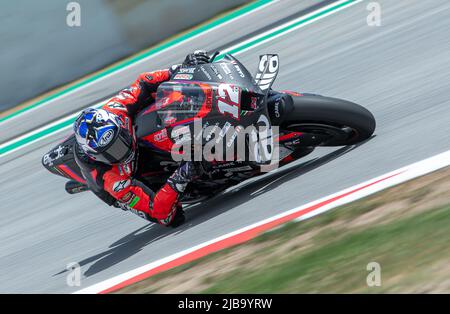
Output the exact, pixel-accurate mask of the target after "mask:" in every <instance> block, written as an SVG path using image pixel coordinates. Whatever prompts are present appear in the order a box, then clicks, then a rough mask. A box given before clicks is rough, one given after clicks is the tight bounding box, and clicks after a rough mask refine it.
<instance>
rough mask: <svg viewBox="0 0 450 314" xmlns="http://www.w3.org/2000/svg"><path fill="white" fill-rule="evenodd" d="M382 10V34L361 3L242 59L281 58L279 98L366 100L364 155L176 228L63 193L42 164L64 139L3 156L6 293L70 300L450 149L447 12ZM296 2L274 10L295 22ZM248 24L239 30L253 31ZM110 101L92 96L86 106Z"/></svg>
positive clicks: (324, 163)
mask: <svg viewBox="0 0 450 314" xmlns="http://www.w3.org/2000/svg"><path fill="white" fill-rule="evenodd" d="M378 2H379V3H380V4H381V7H382V26H380V27H368V26H367V24H366V16H367V14H368V11H367V10H366V5H367V2H362V3H359V4H356V5H354V6H352V7H350V8H347V9H345V10H343V11H341V12H338V13H336V14H334V15H331V16H328V17H326V18H324V19H322V20H320V21H317V22H315V23H313V24H310V25H308V26H306V27H304V28H301V29H299V30H296V31H293V32H291V33H289V34H288V35H286V36H282V37H279V38H277V39H275V40H272V41H271V42H269V43H267V44H263V45H261V46H259V47H257V48H255V49H251V50H249V51H247V52H245V53H243V54H241V55H239V59H240V60H241V61H242V62H243V63H244V64H245V65H247V66H248V68H249V69H250V71H252V72H254V71H255V68H256V64H257V59H258V56H259V55H260V54H263V53H271V52H273V53H278V54H279V55H280V66H281V69H280V74H279V77H278V79H277V81H276V82H275V86H274V88H275V89H293V90H299V91H305V92H317V93H320V94H323V95H328V96H333V97H339V98H344V99H349V100H352V101H355V102H357V103H360V104H362V105H364V106H366V107H367V108H368V109H369V110H371V111H372V112H373V114H374V115H375V117H376V119H377V123H378V124H377V130H376V132H375V136H374V137H373V138H372V139H370V140H369V141H367V142H365V143H363V144H361V145H359V146H357V147H345V148H321V149H317V150H316V151H315V152H314V153H313V154H311V155H309V156H308V157H306V158H304V159H302V160H300V161H297V162H296V163H294V164H292V165H291V166H289V167H288V168H281V169H279V171H278V172H276V173H274V174H268V175H266V176H265V177H262V178H260V179H259V180H256V181H255V182H252V183H247V184H244V185H243V186H241V187H240V189H237V190H236V191H233V192H229V193H225V194H223V195H219V196H217V197H216V198H215V199H213V200H211V201H209V202H206V203H203V204H200V205H198V206H196V207H191V208H189V209H188V210H187V218H188V222H187V223H186V225H184V226H183V227H181V228H179V229H175V230H172V229H166V228H163V227H161V226H156V225H153V224H148V223H146V222H145V221H144V220H141V219H139V218H138V217H137V216H135V215H133V214H131V213H123V212H122V211H120V210H118V209H114V208H109V207H107V206H104V205H103V204H102V203H101V202H100V201H98V200H97V199H96V197H95V196H94V195H91V194H89V193H83V194H79V195H74V196H71V195H68V194H66V193H65V192H64V188H63V185H64V179H62V178H58V177H56V176H53V175H51V174H50V173H48V172H47V171H46V170H45V169H43V168H42V166H41V164H40V159H41V156H42V155H43V154H44V153H45V152H46V151H47V150H48V148H49V146H51V145H52V143H53V142H54V141H56V140H57V139H58V138H60V137H61V134H59V135H58V136H51V137H49V138H47V139H45V140H42V141H40V142H38V143H36V144H33V145H31V146H29V147H27V148H26V149H24V150H19V151H17V152H14V153H12V154H10V155H8V156H6V157H4V158H2V159H0V163H1V168H0V184H1V187H2V188H1V191H2V193H1V194H2V202H1V208H2V210H1V211H0V225H1V228H0V292H3V293H6V292H8V293H10V292H49V293H56V292H62V293H67V292H73V291H75V290H78V289H80V288H84V287H87V286H89V285H91V284H94V283H97V282H100V281H102V280H105V279H108V278H110V277H112V276H115V275H118V274H120V273H123V272H125V271H128V270H131V269H133V268H136V267H139V266H142V265H144V264H147V263H149V262H151V261H154V260H157V259H160V258H162V257H165V256H168V255H170V254H173V253H175V252H178V251H180V250H183V249H186V248H189V247H192V246H194V245H197V244H200V243H202V242H205V241H207V240H209V239H212V238H215V237H218V236H220V235H223V234H225V233H228V232H230V231H233V230H235V229H238V228H241V227H244V226H246V225H249V224H251V223H254V222H257V221H260V220H262V219H264V218H267V217H270V216H273V215H275V214H278V213H281V212H284V211H286V210H288V209H291V208H294V207H297V206H299V205H302V204H305V203H308V202H310V201H313V200H315V199H318V198H320V197H323V196H325V195H328V194H331V193H334V192H336V191H339V190H341V189H344V188H346V187H349V186H352V185H354V184H357V183H360V182H363V181H365V180H368V179H371V178H373V177H375V176H379V175H381V174H383V173H386V172H389V171H392V170H394V169H397V168H400V167H402V166H405V165H408V164H410V163H412V162H415V161H419V160H421V159H424V158H427V157H430V156H433V155H435V154H438V153H441V152H444V151H447V150H448V149H450V113H449V110H450V100H449V97H448V91H449V90H450V82H449V80H448V78H449V77H450V54H449V53H448V51H449V50H450V37H449V36H448V29H450V3H449V2H448V1H446V0H442V1H441V0H432V1H420V0H401V1H392V0H385V1H378ZM288 4H289V1H281V2H280V3H278V4H276V5H277V6H280V8H283V9H284V12H286V13H287V14H292V13H294V11H292V9H290V8H286V7H285V6H287V5H288ZM255 14H256V13H255ZM258 14H261V15H264V16H265V15H267V16H272V14H273V13H272V12H271V10H269V11H265V10H262V11H261V12H259V13H258ZM261 15H258V16H259V19H258V21H259V22H261V20H263V19H262V18H261ZM286 16H287V15H286ZM247 21H248V20H247V19H245V21H240V22H239V23H243V24H241V25H235V26H234V27H236V29H244V28H245V27H246V26H245V24H246V23H247ZM272 22H273V21H271V23H272ZM203 44H204V43H203ZM191 45H192V43H191ZM199 46H202V43H201V42H200V44H199ZM190 48H191V50H192V49H193V48H197V46H195V47H194V46H191V47H190ZM184 52H185V51H184ZM169 59H170V56H164V57H161V58H158V62H160V64H167V63H168V62H169V61H168V60H169ZM157 67H158V64H157ZM147 69H148V66H147V67H144V68H143V70H147ZM130 72H131V73H128V72H126V73H124V74H125V77H126V78H127V79H128V81H130V80H132V78H134V75H135V74H136V73H137V72H139V71H138V69H133V70H132V71H131V70H130ZM121 83H123V82H121ZM102 93H104V94H103V95H101V94H102ZM108 93H109V90H107V89H105V90H102V91H96V92H95V93H94V92H90V93H87V94H86V95H83V96H80V98H79V99H77V101H80V100H83V99H86V97H88V96H89V95H90V96H92V97H93V98H96V99H97V100H99V99H100V98H101V97H104V96H106V95H107V94H108ZM91 94H92V95H91ZM75 97H77V95H75ZM68 101H69V99H68V98H67V99H63V100H61V104H55V106H47V111H48V112H50V113H51V112H53V111H54V110H55V111H57V110H59V109H56V107H58V106H59V105H61V106H64V103H65V102H68ZM18 121H19V120H18ZM22 123H27V121H26V119H24V121H23V122H22ZM275 179H276V181H275ZM71 262H77V263H79V264H80V265H81V266H82V274H83V277H82V286H81V287H69V286H68V285H67V284H66V275H67V272H65V268H66V265H67V264H69V263H71Z"/></svg>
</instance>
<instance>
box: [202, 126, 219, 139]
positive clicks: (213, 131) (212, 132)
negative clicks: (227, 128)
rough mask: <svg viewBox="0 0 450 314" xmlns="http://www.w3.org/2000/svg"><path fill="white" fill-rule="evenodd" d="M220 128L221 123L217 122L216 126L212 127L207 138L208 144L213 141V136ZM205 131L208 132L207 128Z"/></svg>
mask: <svg viewBox="0 0 450 314" xmlns="http://www.w3.org/2000/svg"><path fill="white" fill-rule="evenodd" d="M218 127H219V122H216V123H215V124H214V126H213V127H211V130H210V131H209V132H208V134H207V135H206V138H205V139H206V141H207V142H208V141H209V140H210V139H211V137H212V135H213V134H214V133H215V132H216V130H217V128H218ZM205 130H206V128H205Z"/></svg>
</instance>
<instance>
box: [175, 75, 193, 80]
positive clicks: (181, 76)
mask: <svg viewBox="0 0 450 314" xmlns="http://www.w3.org/2000/svg"><path fill="white" fill-rule="evenodd" d="M192 78H193V75H192V74H177V75H175V76H174V77H173V79H174V80H192Z"/></svg>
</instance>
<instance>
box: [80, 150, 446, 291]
mask: <svg viewBox="0 0 450 314" xmlns="http://www.w3.org/2000/svg"><path fill="white" fill-rule="evenodd" d="M449 165H450V150H449V151H446V152H444V153H441V154H439V155H436V156H433V157H430V158H427V159H425V160H422V161H419V162H416V163H414V164H411V165H409V166H406V167H403V168H400V169H397V170H394V171H391V172H389V173H386V174H384V175H382V176H379V177H377V178H374V179H371V180H368V181H366V182H363V183H361V184H358V185H355V186H352V187H350V188H348V189H345V190H342V191H340V192H337V193H335V194H332V195H329V196H326V197H324V198H321V199H319V200H316V201H313V202H310V203H308V204H305V205H302V206H300V207H297V208H294V209H291V210H289V211H286V212H284V213H281V214H278V215H276V216H273V217H270V218H267V219H264V220H262V221H259V222H257V223H254V224H252V225H249V226H247V227H244V228H241V229H238V230H236V231H233V232H230V233H228V234H225V235H223V236H220V237H218V238H215V239H212V240H210V241H207V242H204V243H201V244H199V245H196V246H194V247H191V248H189V249H186V250H184V251H181V252H178V253H175V254H173V255H170V256H167V257H165V258H163V259H160V260H157V261H154V262H152V263H149V264H147V265H144V266H142V267H139V268H136V269H133V270H131V271H128V272H126V273H123V274H121V275H118V276H116V277H113V278H110V279H108V280H105V281H102V282H100V283H97V284H95V285H92V286H90V287H87V288H85V289H82V290H79V291H77V292H75V293H81V294H83V293H102V294H103V293H109V292H112V291H115V290H118V289H120V288H123V287H126V286H128V285H131V284H133V283H135V282H138V281H140V280H143V279H145V278H148V277H150V276H153V275H155V274H158V273H161V272H163V271H165V270H168V269H171V268H174V267H176V266H180V265H182V264H186V263H188V262H191V261H193V260H196V259H198V258H200V257H203V256H205V255H208V254H211V253H213V252H216V251H219V250H221V249H224V248H227V247H230V246H233V245H236V244H239V243H243V242H245V241H248V240H250V239H253V238H254V237H256V236H257V235H259V234H261V233H262V232H265V231H268V230H270V229H273V228H275V227H278V226H280V225H281V224H283V223H286V222H288V221H293V220H304V219H307V218H310V217H313V216H316V215H318V214H321V213H323V212H325V211H328V210H330V209H332V208H335V207H337V206H340V205H343V204H346V203H349V202H352V201H354V200H357V199H360V198H363V197H365V196H368V195H370V194H373V193H376V192H379V191H381V190H383V189H386V188H388V187H392V186H394V185H397V184H399V183H402V182H405V181H408V180H411V179H413V178H416V177H419V176H422V175H424V174H427V173H430V172H433V171H435V170H438V169H441V168H444V167H446V166H449Z"/></svg>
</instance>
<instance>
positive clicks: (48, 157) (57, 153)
mask: <svg viewBox="0 0 450 314" xmlns="http://www.w3.org/2000/svg"><path fill="white" fill-rule="evenodd" d="M64 151H65V150H64V147H63V146H61V145H59V146H58V148H56V149H54V150H53V151H51V152H50V153H48V154H45V155H44V157H43V159H42V162H43V164H44V165H46V166H50V167H51V166H53V162H54V161H55V160H57V159H59V158H61V157H63V156H64V155H65V152H64Z"/></svg>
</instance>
